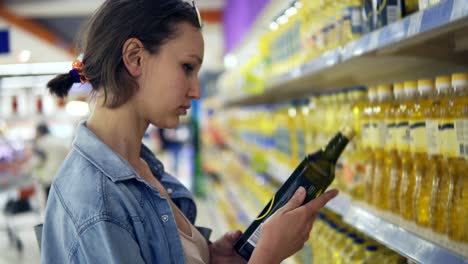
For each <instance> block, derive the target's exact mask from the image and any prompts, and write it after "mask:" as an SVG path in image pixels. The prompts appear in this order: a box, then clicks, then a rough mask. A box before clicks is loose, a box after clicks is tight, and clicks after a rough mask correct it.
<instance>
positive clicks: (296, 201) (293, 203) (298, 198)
mask: <svg viewBox="0 0 468 264" xmlns="http://www.w3.org/2000/svg"><path fill="white" fill-rule="evenodd" d="M305 194H306V192H305V189H304V187H302V186H301V187H299V188H298V189H297V190H296V192H295V193H294V195H293V196H292V197H291V199H289V201H288V203H287V204H285V205H284V206H283V208H282V211H285V212H289V211H291V210H294V209H296V208H297V207H299V206H301V204H302V202H304V199H305Z"/></svg>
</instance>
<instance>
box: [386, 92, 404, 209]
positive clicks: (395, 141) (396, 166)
mask: <svg viewBox="0 0 468 264" xmlns="http://www.w3.org/2000/svg"><path fill="white" fill-rule="evenodd" d="M404 93H405V91H404V86H403V84H402V83H395V84H394V86H393V95H394V98H395V100H394V102H393V105H392V107H391V108H390V110H389V112H388V113H387V115H386V120H387V131H388V137H389V138H388V140H387V151H388V153H389V155H388V156H387V157H386V158H385V171H389V175H390V184H389V197H388V199H389V203H390V210H391V211H392V212H397V213H399V212H400V202H399V201H400V185H401V176H402V175H401V158H400V150H399V148H398V146H399V142H400V145H402V143H401V138H400V140H399V134H398V124H399V122H400V121H401V120H400V119H397V112H398V111H399V109H400V104H401V102H402V101H403V99H404V98H405V95H404ZM400 137H401V135H400Z"/></svg>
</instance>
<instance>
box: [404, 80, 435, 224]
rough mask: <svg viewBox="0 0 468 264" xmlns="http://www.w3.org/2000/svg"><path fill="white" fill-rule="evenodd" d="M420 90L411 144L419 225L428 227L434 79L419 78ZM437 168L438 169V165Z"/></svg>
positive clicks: (415, 109) (411, 121) (412, 117)
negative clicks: (430, 137)
mask: <svg viewBox="0 0 468 264" xmlns="http://www.w3.org/2000/svg"><path fill="white" fill-rule="evenodd" d="M418 93H419V96H418V98H417V100H416V101H415V104H414V107H413V111H412V114H411V116H410V130H411V144H410V146H411V152H412V153H413V170H412V172H411V176H410V177H411V178H414V179H415V183H416V184H415V187H414V194H413V208H414V220H415V221H416V223H417V224H418V225H421V226H424V227H427V226H429V221H430V215H431V214H430V201H431V192H432V183H433V177H432V175H431V174H429V166H431V165H433V163H431V160H430V158H429V154H428V146H427V143H428V140H427V135H428V133H427V132H428V126H427V121H429V120H430V119H431V118H432V115H433V114H432V113H431V111H432V104H433V99H434V97H435V89H434V81H433V80H419V81H418ZM431 129H435V128H431ZM430 132H432V131H430ZM433 170H434V169H433ZM435 170H436V171H437V169H435Z"/></svg>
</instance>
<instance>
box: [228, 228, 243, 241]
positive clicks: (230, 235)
mask: <svg viewBox="0 0 468 264" xmlns="http://www.w3.org/2000/svg"><path fill="white" fill-rule="evenodd" d="M241 235H242V232H241V231H240V230H235V231H231V232H227V233H226V234H225V236H226V239H227V240H229V241H231V242H233V243H234V242H236V241H237V239H239V237H240V236H241Z"/></svg>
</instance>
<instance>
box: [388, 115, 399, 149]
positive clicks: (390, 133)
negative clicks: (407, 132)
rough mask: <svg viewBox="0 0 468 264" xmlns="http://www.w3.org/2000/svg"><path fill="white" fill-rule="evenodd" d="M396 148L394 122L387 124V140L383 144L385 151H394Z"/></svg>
mask: <svg viewBox="0 0 468 264" xmlns="http://www.w3.org/2000/svg"><path fill="white" fill-rule="evenodd" d="M396 146H397V127H396V124H395V123H394V122H389V123H387V139H386V142H385V149H386V150H394V149H396Z"/></svg>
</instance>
